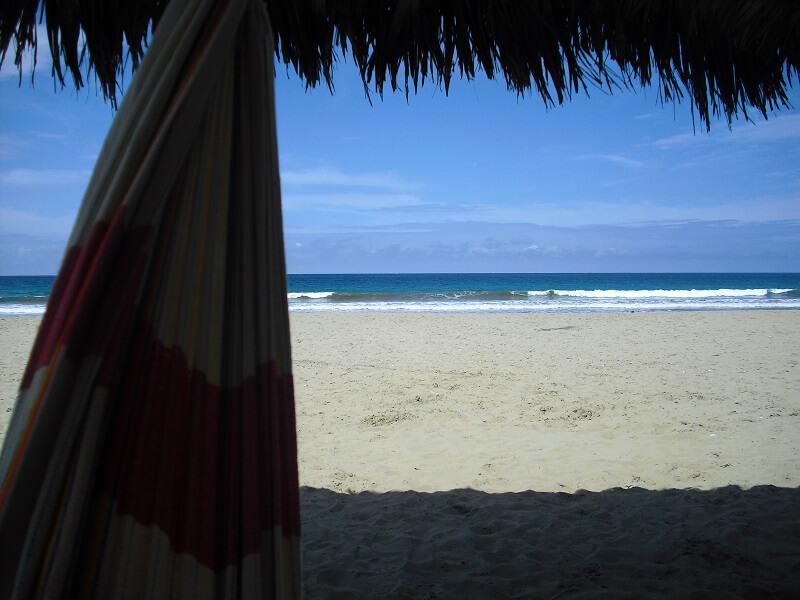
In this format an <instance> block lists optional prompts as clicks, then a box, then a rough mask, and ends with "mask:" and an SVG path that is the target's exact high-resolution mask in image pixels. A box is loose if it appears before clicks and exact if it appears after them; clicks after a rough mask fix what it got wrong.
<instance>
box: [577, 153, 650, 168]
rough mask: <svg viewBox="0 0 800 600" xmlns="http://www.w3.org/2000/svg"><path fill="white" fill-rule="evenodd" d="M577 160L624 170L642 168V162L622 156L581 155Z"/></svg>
mask: <svg viewBox="0 0 800 600" xmlns="http://www.w3.org/2000/svg"><path fill="white" fill-rule="evenodd" d="M578 159H579V160H595V161H601V162H608V163H612V164H615V165H617V166H620V167H624V168H626V169H641V168H642V167H643V166H644V163H643V162H642V161H640V160H636V159H633V158H628V157H627V156H623V155H622V154H581V155H580V156H578Z"/></svg>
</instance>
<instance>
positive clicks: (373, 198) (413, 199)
mask: <svg viewBox="0 0 800 600" xmlns="http://www.w3.org/2000/svg"><path fill="white" fill-rule="evenodd" d="M419 202H420V200H419V197H417V196H414V195H412V194H386V193H374V194H365V193H359V192H353V193H335V194H291V193H289V194H284V195H283V203H284V206H285V207H286V208H287V209H293V208H311V207H317V208H319V207H327V208H337V209H357V210H376V209H396V208H401V207H402V208H407V207H412V206H415V205H418V204H419Z"/></svg>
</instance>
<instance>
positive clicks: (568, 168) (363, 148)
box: [0, 51, 800, 275]
mask: <svg viewBox="0 0 800 600" xmlns="http://www.w3.org/2000/svg"><path fill="white" fill-rule="evenodd" d="M46 55H47V52H46V51H44V52H40V54H39V57H38V59H39V62H38V64H37V67H36V71H35V79H34V85H31V83H30V75H29V73H28V70H27V68H26V72H25V75H24V77H23V81H22V85H20V82H19V76H18V73H17V71H16V70H15V68H14V66H13V64H12V62H11V61H7V64H4V65H3V67H2V69H1V70H0V275H14V274H25V275H34V274H55V273H56V272H57V270H58V267H59V264H60V261H61V258H62V255H63V252H64V249H65V246H66V242H67V239H68V237H69V233H70V231H71V227H72V224H73V221H74V219H75V216H76V214H77V210H78V207H79V205H80V202H81V198H82V195H83V192H84V189H85V187H86V184H87V182H88V179H89V177H90V175H91V172H92V168H93V166H94V163H95V161H96V159H97V156H98V153H99V152H100V148H101V146H102V143H103V139H104V137H105V135H106V132H107V131H108V128H109V126H110V124H111V121H112V119H113V116H114V112H113V110H112V108H111V106H110V105H109V104H108V103H106V102H104V101H103V98H102V95H101V94H100V92H99V91H98V89H97V87H96V86H95V84H94V83H93V82H92V81H91V80H90V81H89V83H90V85H89V86H88V88H84V89H82V90H81V91H78V92H76V91H75V89H74V87H72V86H71V85H69V84H68V85H67V87H66V88H64V89H60V88H58V87H57V86H55V85H54V83H53V80H52V78H51V76H50V65H49V63H48V62H47V58H48V57H47V56H46ZM334 84H335V90H334V94H331V93H330V92H329V91H328V89H327V87H325V86H323V87H321V88H318V89H313V90H307V89H306V87H305V85H304V83H303V82H302V81H301V80H300V79H299V78H298V77H297V76H295V75H294V74H293V73H291V72H287V70H286V69H285V68H284V67H283V66H281V65H278V67H277V76H276V106H277V120H278V144H279V160H280V167H281V186H282V192H283V218H284V231H285V241H286V259H287V269H288V271H289V272H290V273H357V272H362V273H381V272H665V271H666V272H669V271H675V272H684V271H741V272H751V271H753V272H756V271H763V272H774V271H795V272H796V271H800V84H798V82H797V80H796V79H795V87H794V89H793V90H791V92H790V100H791V103H792V105H793V107H794V108H791V109H783V110H781V111H778V112H776V113H771V114H770V115H769V118H768V120H766V121H764V120H763V119H762V118H761V117H760V116H758V115H757V114H756V113H755V111H752V113H751V117H752V118H753V122H748V121H746V120H744V119H743V118H741V117H740V119H739V120H737V121H734V122H733V124H732V125H731V126H730V127H728V124H727V122H725V121H724V120H716V121H713V122H712V129H711V132H710V133H707V132H706V129H705V125H704V124H702V123H700V122H699V121H695V120H693V118H692V111H691V107H690V105H689V104H688V103H687V102H684V103H683V104H678V105H673V104H666V105H662V104H661V103H660V102H659V99H658V96H657V94H656V93H655V90H645V91H639V92H636V93H633V92H626V91H615V92H614V93H613V94H608V93H607V92H605V91H602V90H598V89H594V90H590V97H588V98H587V97H586V96H585V95H579V96H576V97H574V98H573V99H572V100H571V101H570V102H567V103H565V104H564V105H561V106H555V107H550V108H546V107H545V105H544V104H543V102H542V101H541V99H540V98H539V97H538V96H530V97H527V96H526V97H525V98H520V97H518V96H517V94H516V93H514V92H509V91H508V90H507V89H506V87H505V84H504V83H503V82H501V81H498V82H493V81H489V80H487V79H486V78H485V76H483V75H479V77H478V79H477V80H476V81H474V82H466V81H454V82H453V84H452V85H451V88H450V90H449V95H446V94H445V92H444V90H443V89H441V88H439V87H436V86H435V85H427V84H426V85H425V86H424V87H422V88H421V89H420V90H419V91H418V93H417V94H416V95H415V94H413V92H412V94H411V95H410V96H409V97H408V99H406V95H405V93H404V92H398V93H391V92H390V91H388V90H387V91H386V93H385V94H384V96H383V98H381V97H380V96H379V95H378V94H376V93H372V94H371V98H370V99H371V102H370V100H369V99H367V98H366V96H365V94H364V88H363V85H362V84H361V80H360V78H359V76H358V73H357V71H356V70H355V69H354V68H353V66H352V65H351V64H340V66H339V67H338V68H337V71H336V73H335V76H334Z"/></svg>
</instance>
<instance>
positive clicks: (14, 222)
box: [0, 206, 75, 242]
mask: <svg viewBox="0 0 800 600" xmlns="http://www.w3.org/2000/svg"><path fill="white" fill-rule="evenodd" d="M74 223H75V215H59V216H52V217H51V216H43V215H38V214H36V213H32V212H27V211H22V210H15V209H13V208H7V207H4V206H0V235H4V236H5V235H27V236H32V237H36V238H52V239H58V240H64V241H65V242H66V240H67V238H68V237H69V234H70V232H71V231H72V227H73V225H74Z"/></svg>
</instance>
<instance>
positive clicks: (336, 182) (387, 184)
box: [281, 167, 416, 190]
mask: <svg viewBox="0 0 800 600" xmlns="http://www.w3.org/2000/svg"><path fill="white" fill-rule="evenodd" d="M281 183H282V184H283V185H285V186H325V187H332V186H337V187H358V188H364V187H368V188H378V189H384V190H410V189H414V188H415V187H416V186H415V185H414V184H412V183H410V182H408V181H405V180H404V179H402V178H401V177H400V176H399V175H398V174H397V173H394V172H392V171H382V172H373V173H347V172H345V171H341V170H339V169H335V168H332V167H320V168H317V169H306V170H300V171H283V172H282V173H281Z"/></svg>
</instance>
